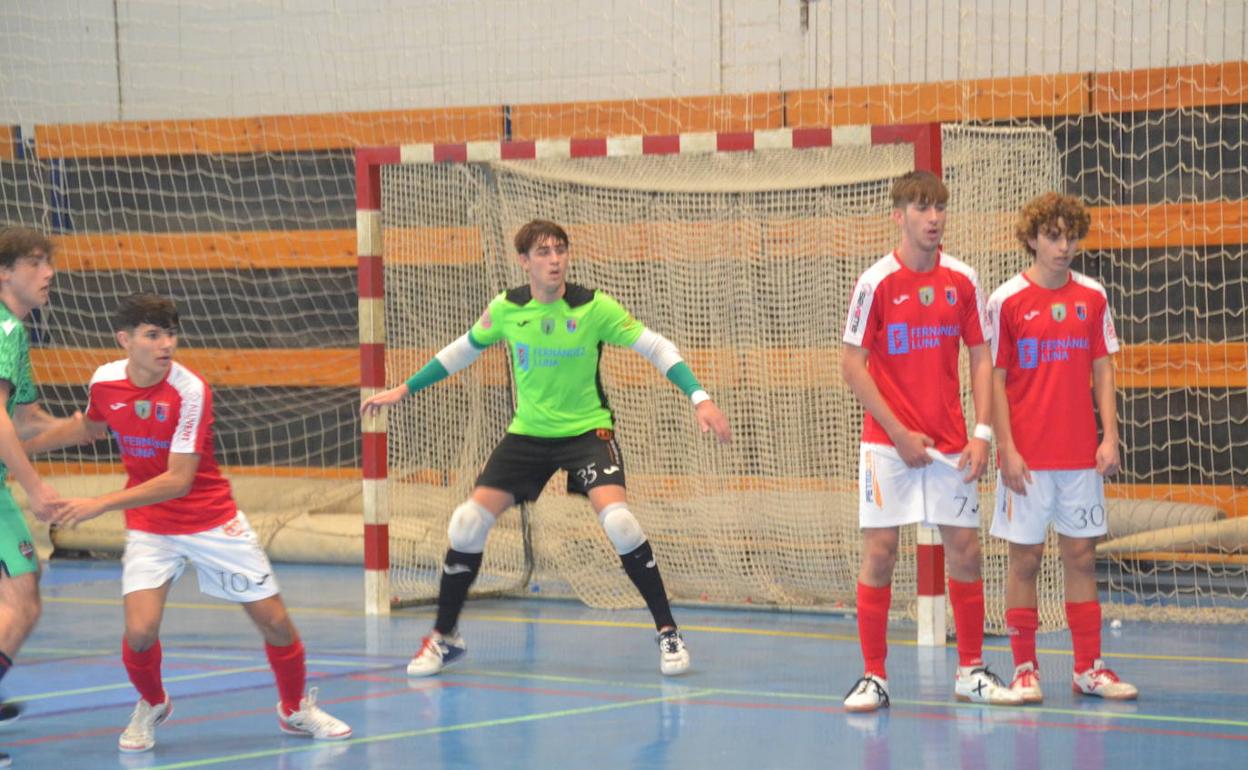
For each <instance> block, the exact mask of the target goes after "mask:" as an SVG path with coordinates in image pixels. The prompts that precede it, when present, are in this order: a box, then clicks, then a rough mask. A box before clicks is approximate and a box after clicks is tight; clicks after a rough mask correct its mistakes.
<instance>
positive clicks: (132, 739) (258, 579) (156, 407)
mask: <svg viewBox="0 0 1248 770" xmlns="http://www.w3.org/2000/svg"><path fill="white" fill-rule="evenodd" d="M114 328H115V329H116V331H117V341H118V342H119V343H120V344H121V347H122V348H124V349H125V351H126V356H127V357H126V358H125V359H122V360H120V361H114V362H112V363H108V364H105V365H103V366H101V367H100V368H99V369H97V370H96V372H95V375H94V376H93V377H92V378H91V383H90V385H89V386H88V388H89V405H88V407H87V412H86V415H85V416H84V418H83V419H82V420H78V421H76V422H72V423H67V424H66V425H65V427H64V429H61V430H51V431H48V432H47V433H45V434H44V435H43V436H41V437H38V438H36V439H35V440H33V441H32V442H30V444H29V448H30V449H32V450H36V451H39V450H48V449H54V448H58V447H62V446H70V445H73V444H81V443H85V442H88V441H91V440H94V439H99V438H103V437H105V436H106V435H108V434H109V433H111V434H112V435H113V436H114V437H115V439H116V441H117V447H118V450H119V451H120V452H121V456H122V462H123V464H124V465H125V468H126V473H127V475H128V476H129V479H128V481H127V483H126V488H125V489H122V490H118V491H116V492H110V493H108V494H105V495H100V496H99V497H94V498H79V499H72V500H64V501H61V502H60V503H59V504H58V505H57V506H56V510H55V511H54V512H53V513H52V514H51V515H50V516H48V517H47V520H48V521H49V522H51V523H52V524H55V525H57V526H72V525H74V524H76V523H78V522H81V521H85V520H87V519H90V518H94V517H96V516H99V515H100V514H102V513H104V512H105V511H111V510H118V509H124V510H125V512H126V530H127V536H126V552H125V558H124V568H123V573H122V591H123V593H124V597H125V598H124V603H125V615H126V632H125V638H124V639H123V640H122V646H121V657H122V661H123V662H124V663H125V667H126V673H127V674H129V676H130V681H131V682H132V683H133V684H134V687H135V689H136V690H138V691H139V695H140V697H139V701H138V704H137V705H136V706H135V707H134V713H133V715H132V716H131V718H130V724H129V726H127V727H126V729H125V731H124V732H123V733H122V734H121V738H120V739H119V741H118V747H119V748H120V749H121V751H125V752H137V751H147V750H149V749H151V748H152V747H153V746H155V745H156V726H157V725H159V724H160V723H162V722H164V721H165V720H166V719H167V718H168V717H169V714H170V713H171V712H172V711H173V703H172V701H171V700H170V699H169V696H168V694H167V693H166V692H165V689H164V685H163V684H162V682H161V676H160V661H161V649H160V639H159V631H160V619H161V615H162V614H163V612H164V608H165V601H166V598H167V596H168V594H169V588H170V587H171V586H172V585H173V582H174V581H175V580H177V579H178V577H179V576H180V575H181V574H182V571H183V569H184V568H185V566H186V562H187V561H188V560H189V561H190V562H191V563H193V564H194V565H195V568H196V570H197V571H198V575H199V589H200V590H201V591H203V592H204V593H206V594H209V595H211V596H216V597H218V598H221V599H225V600H226V601H233V602H238V603H241V604H242V605H243V609H245V610H246V611H247V614H248V616H250V617H251V619H252V621H253V622H254V623H255V624H256V627H257V628H258V629H259V630H260V633H261V634H262V635H263V636H264V641H265V652H266V654H267V656H268V659H269V664H270V665H271V666H272V668H273V674H274V677H275V678H276V680H277V689H278V693H279V694H280V696H281V701H280V702H279V703H278V706H277V712H278V724H279V726H280V727H281V729H282V731H283V732H286V733H291V734H294V735H303V736H308V737H312V738H316V739H320V740H339V739H343V738H347V737H349V736H350V735H351V728H350V727H348V726H347V725H346V724H344V723H343V722H341V721H340V720H338V719H335V718H334V717H332V716H330V715H329V714H327V713H325V711H323V710H322V709H321V708H319V707H318V706H317V705H316V688H315V687H313V688H312V689H311V690H309V691H308V692H307V694H306V695H305V694H304V684H305V681H306V677H307V669H306V666H305V663H304V650H303V643H302V641H301V640H300V638H299V633H298V631H297V630H296V629H295V625H294V623H293V622H292V621H291V619H290V616H289V615H288V614H287V612H286V605H285V604H284V603H283V602H282V598H281V596H280V595H279V593H278V586H277V579H276V577H274V575H273V568H272V566H270V564H269V560H268V557H267V556H265V554H264V551H263V550H262V549H261V548H260V545H259V542H258V541H257V539H256V535H255V532H253V531H252V529H251V526H250V525H249V524H248V523H247V518H246V517H245V516H244V515H243V513H242V512H241V511H239V510H238V509H237V507H236V506H235V503H234V497H233V494H232V493H231V491H230V483H229V482H228V481H227V480H226V479H225V477H224V476H222V475H221V471H220V469H219V468H218V467H217V461H216V457H215V454H214V449H213V433H212V428H213V419H214V418H213V412H212V390H211V389H210V388H209V387H208V384H207V383H206V382H204V381H203V380H202V379H201V378H200V377H199V376H198V375H196V374H195V373H194V372H192V371H191V370H189V369H187V368H186V367H184V366H182V365H181V364H179V363H176V362H175V361H174V360H173V354H174V349H175V348H176V347H177V341H178V313H177V310H176V309H175V308H174V305H173V303H172V302H171V301H169V300H168V299H165V298H163V297H159V296H156V295H154V294H136V295H133V296H130V297H127V298H125V299H124V300H122V302H121V305H120V306H119V307H118V309H117V313H116V317H115V325H114Z"/></svg>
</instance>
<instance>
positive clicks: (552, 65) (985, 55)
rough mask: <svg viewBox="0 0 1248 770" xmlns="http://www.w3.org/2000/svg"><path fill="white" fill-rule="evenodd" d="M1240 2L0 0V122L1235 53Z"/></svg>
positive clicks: (1241, 42)
mask: <svg viewBox="0 0 1248 770" xmlns="http://www.w3.org/2000/svg"><path fill="white" fill-rule="evenodd" d="M1246 6H1248V0H1151V1H1150V0H1117V1H1116V2H1094V1H1092V0H949V1H946V2H940V1H939V0H881V1H879V2H876V1H875V0H811V2H810V4H809V15H808V24H807V28H806V29H805V30H803V29H802V25H801V15H802V14H801V9H802V2H801V0H411V1H409V2H403V1H402V0H116V2H115V3H114V0H3V2H0V122H3V123H19V124H26V125H29V124H33V123H46V122H68V121H89V120H114V119H119V118H123V119H150V118H178V117H225V116H243V115H267V114H279V113H308V112H325V111H341V110H369V109H404V108H413V107H441V106H462V105H474V104H499V103H513V104H517V103H535V102H567V101H581V100H594V99H629V98H638V97H656V96H679V95H701V94H715V93H743V92H751V91H775V90H779V89H786V90H790V89H798V88H820V87H828V86H846V85H867V84H874V83H900V82H915V81H920V82H922V81H936V80H951V79H962V78H982V77H997V76H1008V75H1025V74H1037V73H1056V72H1089V71H1107V70H1121V69H1138V68H1142V67H1161V66H1172V65H1177V64H1188V63H1204V62H1218V61H1230V60H1243V59H1245V58H1248V57H1246V56H1245V49H1246V36H1248V32H1246V29H1248V28H1246V26H1245V16H1246V12H1245V9H1246ZM114 8H116V18H115V24H114ZM114 30H116V34H115V32H114ZM117 54H119V58H120V63H119V62H118V55H117ZM119 74H120V88H119V87H118V75H119ZM119 95H120V97H119Z"/></svg>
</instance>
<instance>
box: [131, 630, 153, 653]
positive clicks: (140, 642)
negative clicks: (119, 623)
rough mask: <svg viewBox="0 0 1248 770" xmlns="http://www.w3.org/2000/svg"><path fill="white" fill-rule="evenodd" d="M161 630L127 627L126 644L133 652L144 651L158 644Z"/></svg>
mask: <svg viewBox="0 0 1248 770" xmlns="http://www.w3.org/2000/svg"><path fill="white" fill-rule="evenodd" d="M158 637H159V632H158V630H157V629H155V628H142V629H137V628H136V629H131V628H127V629H126V646H128V647H129V648H130V650H131V651H132V652H143V651H145V650H148V649H151V647H152V645H154V644H156V639H157V638H158Z"/></svg>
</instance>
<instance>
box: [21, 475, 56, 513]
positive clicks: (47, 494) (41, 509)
mask: <svg viewBox="0 0 1248 770" xmlns="http://www.w3.org/2000/svg"><path fill="white" fill-rule="evenodd" d="M26 502H27V504H29V505H30V512H31V513H32V514H34V516H35V518H36V519H39V520H40V521H47V522H51V521H54V520H55V516H56V515H57V513H58V512H59V508H58V506H59V505H60V504H61V496H60V495H59V494H57V492H56V490H55V489H53V488H52V487H51V486H50V485H48V484H45V483H44V482H42V481H40V482H39V483H38V485H37V486H36V487H35V488H34V489H28V490H26Z"/></svg>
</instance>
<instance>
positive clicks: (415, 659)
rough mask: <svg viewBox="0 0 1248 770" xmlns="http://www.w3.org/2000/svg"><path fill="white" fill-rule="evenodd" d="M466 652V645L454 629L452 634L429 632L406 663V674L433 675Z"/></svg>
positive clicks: (460, 658) (461, 657)
mask: <svg viewBox="0 0 1248 770" xmlns="http://www.w3.org/2000/svg"><path fill="white" fill-rule="evenodd" d="M467 654H468V645H466V644H464V640H463V637H461V636H460V635H459V632H458V631H456V632H454V634H453V635H452V636H443V635H442V634H439V633H438V632H437V631H433V632H431V633H430V634H429V635H428V636H426V637H425V638H424V639H423V640H421V642H420V649H419V650H417V651H416V654H415V655H413V656H412V660H411V662H410V663H408V664H407V675H408V676H433V675H434V674H436V673H438V672H439V671H441V670H442V669H444V668H446V667H447V666H452V665H454V664H456V663H458V662H459V661H460V660H462V659H463V657H464V656H465V655H467Z"/></svg>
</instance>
